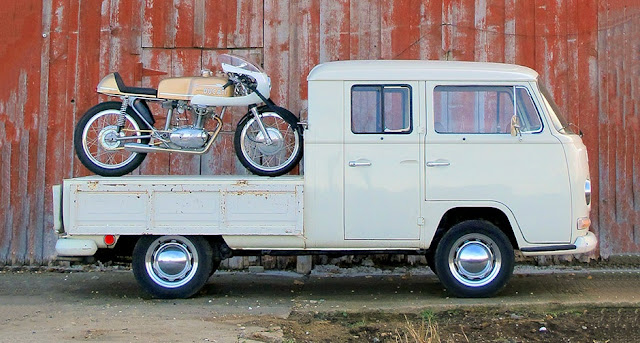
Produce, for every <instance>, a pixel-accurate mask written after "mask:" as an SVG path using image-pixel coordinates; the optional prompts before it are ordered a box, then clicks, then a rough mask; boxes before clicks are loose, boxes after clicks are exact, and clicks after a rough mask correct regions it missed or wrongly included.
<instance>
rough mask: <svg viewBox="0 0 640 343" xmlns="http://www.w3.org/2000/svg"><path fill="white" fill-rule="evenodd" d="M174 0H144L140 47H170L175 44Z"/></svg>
mask: <svg viewBox="0 0 640 343" xmlns="http://www.w3.org/2000/svg"><path fill="white" fill-rule="evenodd" d="M173 1H174V0H145V7H144V16H143V18H144V19H143V25H142V37H141V40H142V47H143V48H152V47H156V48H171V47H174V46H175V45H174V44H175V27H176V22H175V20H176V16H175V15H174V12H175V11H174V8H173Z"/></svg>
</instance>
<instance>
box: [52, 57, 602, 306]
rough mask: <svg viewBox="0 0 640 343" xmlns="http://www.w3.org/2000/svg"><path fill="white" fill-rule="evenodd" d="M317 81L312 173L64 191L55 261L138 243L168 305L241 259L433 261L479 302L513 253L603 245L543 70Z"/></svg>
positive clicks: (333, 74)
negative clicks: (411, 257) (380, 256)
mask: <svg viewBox="0 0 640 343" xmlns="http://www.w3.org/2000/svg"><path fill="white" fill-rule="evenodd" d="M308 83H309V87H308V91H309V94H308V120H307V125H306V129H305V131H304V176H290V177H278V178H265V177H255V176H235V177H221V176H198V177H159V176H137V177H121V178H100V177H88V178H78V179H72V180H65V182H64V184H63V187H59V188H56V191H55V192H54V194H55V196H56V199H57V200H58V202H57V203H59V204H60V206H59V207H57V210H56V213H55V215H56V218H59V220H58V221H57V223H58V225H57V230H58V232H59V234H60V239H59V240H58V244H57V251H58V253H59V254H60V255H66V256H82V255H84V256H87V255H93V254H94V253H95V252H96V250H97V249H113V248H114V247H115V246H116V245H117V243H118V241H120V240H122V241H128V242H132V245H134V246H135V248H134V249H133V251H131V255H132V257H133V269H134V274H135V275H136V278H137V279H138V281H139V282H140V284H141V285H142V286H143V288H144V289H145V290H147V291H148V292H149V293H151V294H152V295H155V296H159V297H185V296H190V295H192V294H194V293H195V292H196V291H197V290H198V289H200V288H201V287H202V286H203V285H204V283H205V282H206V281H207V279H208V276H209V275H210V273H212V272H213V271H214V270H215V267H216V266H217V265H218V264H219V262H220V260H221V259H223V258H227V257H230V256H233V255H238V254H258V255H259V254H273V253H278V254H302V255H303V254H318V253H326V252H331V253H344V254H358V253H362V254H371V253H397V252H401V253H407V254H423V255H425V256H426V257H427V261H428V262H429V265H430V266H431V268H432V269H433V270H434V272H436V274H437V275H438V277H439V278H440V280H441V282H442V283H443V284H444V286H445V287H446V288H447V289H448V290H449V291H450V292H451V293H452V294H454V295H456V296H463V297H481V296H491V295H494V294H496V293H497V292H498V291H500V289H502V288H503V286H504V285H505V284H506V282H507V280H508V279H509V277H510V276H511V273H512V271H513V265H514V251H515V250H519V251H520V252H521V253H522V254H524V255H526V256H530V255H560V254H579V253H586V252H589V251H591V250H593V249H594V248H595V246H596V243H597V241H596V238H595V235H594V234H593V233H591V232H590V231H589V226H590V220H589V210H590V201H591V186H590V178H589V169H588V159H587V152H586V148H585V146H584V144H583V143H582V140H581V138H580V136H579V135H577V134H575V133H574V132H572V131H571V130H570V128H569V124H568V123H567V122H566V120H565V119H564V118H563V116H562V114H561V113H560V112H559V110H558V108H557V106H556V105H555V103H554V102H553V99H552V98H551V97H550V95H549V94H548V92H546V91H545V90H544V87H543V86H542V85H541V84H539V81H538V74H537V73H536V72H535V71H533V70H531V69H529V68H526V67H522V66H516V65H508V64H496V63H479V62H445V61H339V62H329V63H324V64H320V65H318V66H316V67H315V68H314V69H313V70H312V71H311V72H310V74H309V76H308ZM141 197H142V198H141ZM140 199H142V200H140ZM96 203H100V205H99V206H96V205H95V204H96ZM123 204H126V205H124V206H127V209H126V211H125V210H124V209H123V207H124V206H123ZM135 204H139V205H138V206H136V205H135ZM123 212H125V213H127V215H122V213H123ZM185 213H187V214H188V215H185ZM109 218H112V220H111V221H109ZM116 218H117V219H116ZM92 220H93V221H92ZM133 222H135V223H136V225H129V224H131V223H133ZM189 223H191V224H189ZM106 237H109V242H112V244H106V243H105V238H106ZM112 238H113V239H112ZM87 247H88V248H87ZM83 249H84V250H83ZM194 256H196V257H195V259H196V260H195V261H194ZM209 260H210V261H211V262H207V263H203V261H209ZM176 261H177V262H176ZM196 262H198V263H196ZM205 274H206V275H205Z"/></svg>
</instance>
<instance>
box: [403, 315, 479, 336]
mask: <svg viewBox="0 0 640 343" xmlns="http://www.w3.org/2000/svg"><path fill="white" fill-rule="evenodd" d="M426 313H427V311H422V312H421V313H420V315H421V316H423V317H425V316H424V315H423V314H426ZM428 313H431V316H427V317H429V320H423V321H422V322H421V324H420V326H417V327H416V326H415V325H414V324H413V323H412V322H411V321H409V320H408V319H407V317H406V316H405V321H406V325H405V331H406V332H405V333H404V334H400V333H398V332H397V331H396V333H397V334H396V343H440V342H441V340H440V334H439V333H438V323H436V322H435V321H432V319H433V313H432V312H431V311H429V312H428ZM465 337H466V336H465ZM467 341H468V340H467Z"/></svg>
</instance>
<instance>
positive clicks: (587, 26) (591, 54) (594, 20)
mask: <svg viewBox="0 0 640 343" xmlns="http://www.w3.org/2000/svg"><path fill="white" fill-rule="evenodd" d="M575 7H576V14H575V19H574V20H575V22H576V26H575V30H576V31H575V33H576V37H577V44H578V47H577V50H578V54H577V58H578V60H577V65H578V79H577V81H575V82H576V85H577V87H576V88H578V89H579V92H578V106H579V107H578V109H579V116H578V118H577V125H578V126H579V127H580V129H581V130H582V131H583V132H584V136H583V137H582V140H583V141H584V143H585V145H586V146H587V151H588V152H589V162H590V163H589V167H590V168H589V169H590V175H591V180H592V184H591V187H592V196H593V198H592V202H591V213H592V216H593V217H594V219H595V218H597V216H598V213H599V200H598V192H599V189H600V185H599V183H598V182H597V181H598V179H599V168H598V165H599V164H600V160H599V149H600V146H599V144H598V136H599V125H598V97H599V90H598V72H597V70H598V67H597V65H598V60H597V59H598V57H597V39H598V37H597V35H598V34H597V31H596V30H594V29H593V28H596V27H597V25H598V9H597V0H586V1H577V3H576V5H575ZM569 87H571V86H569ZM592 223H593V225H592V227H593V229H594V230H595V231H596V233H597V232H598V231H599V230H600V227H599V221H598V220H593V221H592ZM594 256H597V253H594Z"/></svg>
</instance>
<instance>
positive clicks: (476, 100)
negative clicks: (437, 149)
mask: <svg viewBox="0 0 640 343" xmlns="http://www.w3.org/2000/svg"><path fill="white" fill-rule="evenodd" d="M514 91H515V101H514ZM514 105H515V108H516V109H517V112H516V111H514ZM434 106H435V107H434V122H435V130H436V132H438V133H485V134H486V133H489V134H491V133H493V134H496V133H502V134H508V133H510V132H511V118H512V117H513V116H514V114H516V113H517V116H518V118H519V120H520V124H521V130H522V132H536V131H540V130H541V129H542V122H541V121H540V117H539V115H538V112H537V111H536V108H535V105H534V104H533V100H532V99H531V96H530V95H529V93H528V91H527V90H526V89H525V88H522V87H512V86H437V87H436V88H435V90H434Z"/></svg>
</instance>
